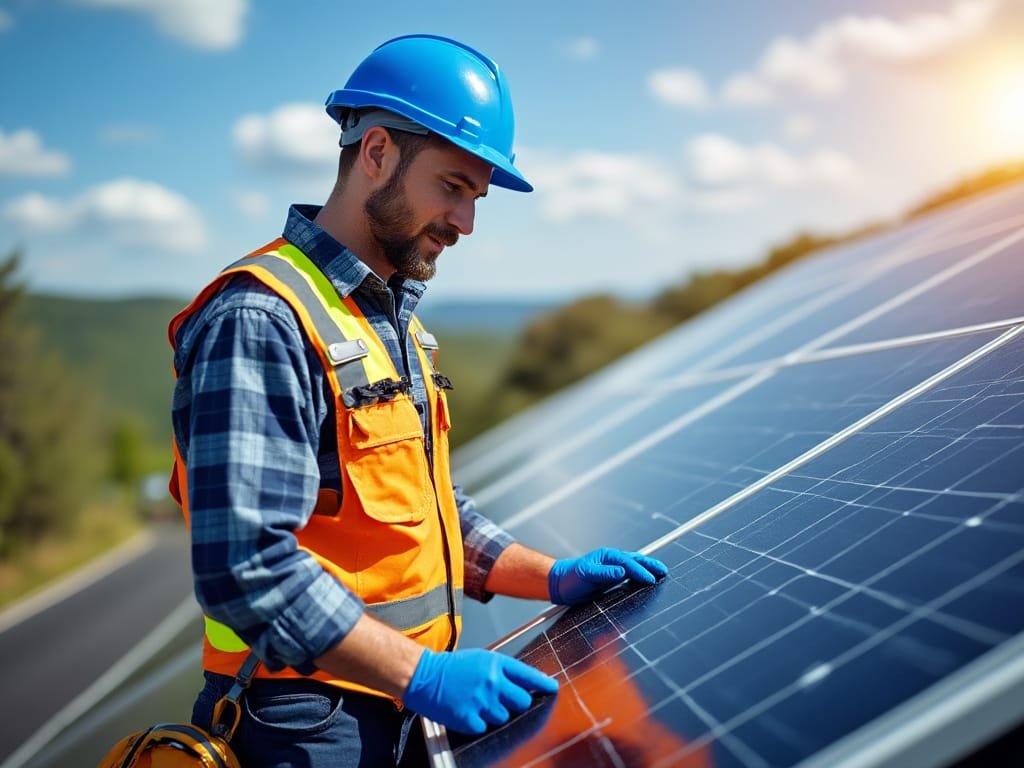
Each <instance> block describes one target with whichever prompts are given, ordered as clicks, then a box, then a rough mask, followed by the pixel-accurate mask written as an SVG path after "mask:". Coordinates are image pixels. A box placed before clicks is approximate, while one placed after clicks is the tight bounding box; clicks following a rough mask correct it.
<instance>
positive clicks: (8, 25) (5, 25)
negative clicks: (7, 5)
mask: <svg viewBox="0 0 1024 768" xmlns="http://www.w3.org/2000/svg"><path fill="white" fill-rule="evenodd" d="M13 27H14V17H13V16H11V14H9V13H8V12H7V11H5V10H4V9H3V8H0V32H6V31H7V30H9V29H12V28H13Z"/></svg>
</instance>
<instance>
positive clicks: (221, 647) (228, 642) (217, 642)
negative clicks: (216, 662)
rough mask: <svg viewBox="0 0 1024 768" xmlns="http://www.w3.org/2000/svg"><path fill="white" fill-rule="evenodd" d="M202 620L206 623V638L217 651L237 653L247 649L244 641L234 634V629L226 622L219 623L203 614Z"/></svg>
mask: <svg viewBox="0 0 1024 768" xmlns="http://www.w3.org/2000/svg"><path fill="white" fill-rule="evenodd" d="M203 622H204V623H205V624H206V639H207V640H209V641H210V645H212V646H213V647H214V648H216V649H217V650H218V651H226V652H228V653H237V652H239V651H248V650H249V646H248V645H246V644H245V641H244V640H243V639H242V638H240V637H239V636H238V635H236V634H235V631H234V630H233V629H231V627H229V626H228V625H227V624H221V623H220V622H219V621H216V620H215V619H211V618H210V617H209V616H203Z"/></svg>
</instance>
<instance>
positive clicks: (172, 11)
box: [75, 0, 249, 49]
mask: <svg viewBox="0 0 1024 768" xmlns="http://www.w3.org/2000/svg"><path fill="white" fill-rule="evenodd" d="M75 1H76V2H77V3H78V4H79V5H87V6H91V7H93V8H113V9H117V10H125V11H134V12H136V13H141V14H143V15H145V16H148V17H149V19H150V20H151V21H152V22H153V23H155V24H156V25H157V27H159V28H160V30H161V31H163V32H164V33H165V34H167V35H170V36H171V37H174V38H177V39H178V40H182V41H183V42H186V43H188V44H189V45H193V46H195V47H197V48H208V49H225V48H234V47H235V46H236V45H238V42H239V41H240V40H241V39H242V22H243V21H244V20H245V14H246V13H247V12H248V10H249V0H75Z"/></svg>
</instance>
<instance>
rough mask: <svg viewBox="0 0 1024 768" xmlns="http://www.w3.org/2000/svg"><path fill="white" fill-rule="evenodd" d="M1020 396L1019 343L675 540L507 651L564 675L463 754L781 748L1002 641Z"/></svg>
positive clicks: (588, 758)
mask: <svg viewBox="0 0 1024 768" xmlns="http://www.w3.org/2000/svg"><path fill="white" fill-rule="evenodd" d="M1022 394H1024V342H1022V341H1020V340H1017V341H1012V342H1009V343H1007V344H1006V345H1005V346H1003V347H1001V348H999V349H997V350H995V351H994V352H991V353H990V354H988V355H987V356H986V357H984V358H982V359H981V360H979V361H978V362H975V363H974V364H973V365H971V366H969V367H967V368H965V369H964V370H962V371H960V372H958V373H955V374H953V375H951V376H950V377H949V378H948V379H946V380H945V381H942V382H940V383H938V384H936V385H935V386H934V387H933V388H932V389H930V390H928V391H927V392H924V393H922V394H921V395H919V396H918V397H916V398H915V399H913V400H911V401H909V402H908V403H906V404H904V405H902V406H901V407H900V408H897V409H895V410H893V411H892V412H891V413H888V414H886V415H884V416H882V417H881V418H879V419H878V420H877V421H876V422H874V423H873V424H871V425H869V426H866V427H865V428H863V429H861V430H859V431H857V432H855V433H853V434H851V435H850V436H849V437H848V438H847V439H846V440H844V441H843V442H841V443H839V444H838V445H836V446H834V447H832V448H831V449H830V450H828V451H825V452H823V453H821V454H820V455H818V456H816V457H814V458H812V459H810V460H809V461H807V463H805V464H804V465H803V466H801V467H800V468H798V469H796V470H794V471H793V472H790V473H789V474H787V475H786V476H785V477H784V478H780V479H779V480H778V481H777V482H775V483H772V484H770V485H769V486H767V487H766V488H764V489H762V490H760V491H759V492H757V493H755V494H753V495H751V496H750V497H749V498H746V499H744V500H742V501H740V502H738V503H736V504H735V505H733V506H731V507H728V508H727V509H724V510H723V511H722V512H721V513H720V514H718V515H717V516H715V517H714V518H712V519H710V520H707V521H706V522H704V523H703V524H702V525H701V526H699V527H697V528H695V529H693V530H689V531H686V532H683V533H682V534H681V535H678V536H677V537H676V538H674V539H672V540H671V541H667V542H666V543H665V544H664V545H663V546H661V547H660V548H659V549H658V550H657V554H658V555H659V556H660V557H662V558H663V559H665V560H666V562H667V563H669V564H670V566H671V574H670V577H669V578H667V579H666V580H665V581H664V582H662V583H661V584H659V585H657V586H655V587H653V588H647V589H642V590H629V589H619V590H615V591H613V592H612V593H610V594H608V595H606V596H605V597H604V598H602V599H601V600H599V601H598V603H597V604H596V605H594V606H587V607H584V608H580V609H575V610H572V611H569V612H568V613H566V614H565V615H564V616H562V617H561V618H560V619H558V621H556V622H555V623H554V624H553V625H551V626H549V627H547V628H544V629H543V630H542V631H540V632H539V634H538V635H537V637H536V638H535V639H534V640H532V641H531V642H530V643H529V644H528V645H527V647H526V648H525V649H523V650H522V651H521V652H520V653H519V654H518V655H519V656H520V657H521V658H523V659H525V660H526V661H528V662H530V663H532V664H535V665H537V666H539V667H540V668H542V669H544V670H546V671H548V672H550V673H552V674H555V675H557V676H558V677H559V678H560V680H561V681H562V683H563V688H562V691H561V692H560V693H559V694H558V696H556V697H554V698H553V699H548V700H545V701H543V702H539V703H538V705H537V706H536V708H535V712H533V713H532V714H531V715H530V716H529V717H527V718H525V721H524V724H523V725H518V723H514V724H513V725H512V726H510V727H506V728H504V729H500V730H499V731H498V732H496V733H495V734H492V735H488V736H486V737H484V738H482V739H479V740H476V741H473V742H470V743H469V744H460V745H458V746H457V747H456V755H457V756H458V763H459V765H484V764H487V765H491V764H496V765H505V764H507V765H523V764H536V765H597V766H604V765H607V766H613V765H716V766H728V765H736V766H752V765H791V764H794V763H796V762H799V761H800V760H803V759H805V758H808V757H811V756H813V755H814V754H815V753H816V752H818V751H819V750H822V749H824V748H826V747H828V746H829V745H830V744H833V743H834V742H836V741H837V740H839V739H842V738H843V737H844V736H846V735H848V734H849V733H851V732H852V731H854V730H855V729H857V728H858V727H860V726H862V725H864V724H866V723H868V722H870V721H871V720H873V719H875V718H878V717H881V716H883V715H884V714H885V713H886V712H887V711H889V710H891V709H892V708H893V707H896V706H898V705H899V704H901V703H903V702H905V701H906V700H907V699H909V698H910V697H912V696H914V695H916V694H918V693H920V692H922V691H923V690H925V689H926V688H928V687H929V686H931V685H933V684H935V683H936V682H938V681H940V680H943V679H944V678H947V677H949V676H950V675H953V674H955V673H957V672H961V671H963V670H965V669H966V668H968V665H970V664H971V663H972V662H974V661H975V660H977V659H979V657H982V656H983V655H984V654H986V653H988V652H990V651H992V650H993V649H994V648H997V647H998V646H1000V645H1001V644H1004V643H1008V642H1010V641H1011V640H1013V639H1014V638H1015V636H1017V635H1018V634H1019V633H1020V632H1021V631H1022V630H1024V612H1022V611H1019V610H1008V607H1009V606H1018V607H1019V606H1020V605H1021V598H1022V597H1024V578H1022V577H1024V443H1022V441H1021V439H1020V436H1019V432H1020V431H1021V429H1024V405H1022V398H1021V395H1022ZM1019 714H1024V712H1022V713H1019ZM531 761H537V762H531Z"/></svg>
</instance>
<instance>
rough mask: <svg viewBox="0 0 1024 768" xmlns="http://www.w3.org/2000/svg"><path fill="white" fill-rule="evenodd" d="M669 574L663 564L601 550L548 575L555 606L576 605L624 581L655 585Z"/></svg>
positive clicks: (559, 562) (565, 562)
mask: <svg viewBox="0 0 1024 768" xmlns="http://www.w3.org/2000/svg"><path fill="white" fill-rule="evenodd" d="M667 573H668V566H667V565H665V564H664V563H663V562H661V560H655V559H654V558H653V557H648V556H647V555H641V554H640V553H639V552H623V551H622V550H621V549H612V548H610V547H602V548H601V549H595V550H594V551H593V552H588V553H587V554H585V555H583V556H582V557H572V558H566V559H564V560H556V561H555V564H554V565H552V566H551V570H550V571H549V572H548V593H549V594H550V595H551V602H553V603H557V604H559V605H577V604H579V603H585V602H587V601H588V600H589V599H590V598H592V597H593V596H594V595H596V594H597V593H598V592H601V591H603V590H605V589H607V588H608V587H612V586H614V585H616V584H618V583H619V582H620V581H622V580H623V579H625V578H629V579H632V580H633V581H639V582H641V583H643V584H653V583H654V582H655V581H656V580H658V579H660V578H661V577H662V576H664V575H665V574H667Z"/></svg>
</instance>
